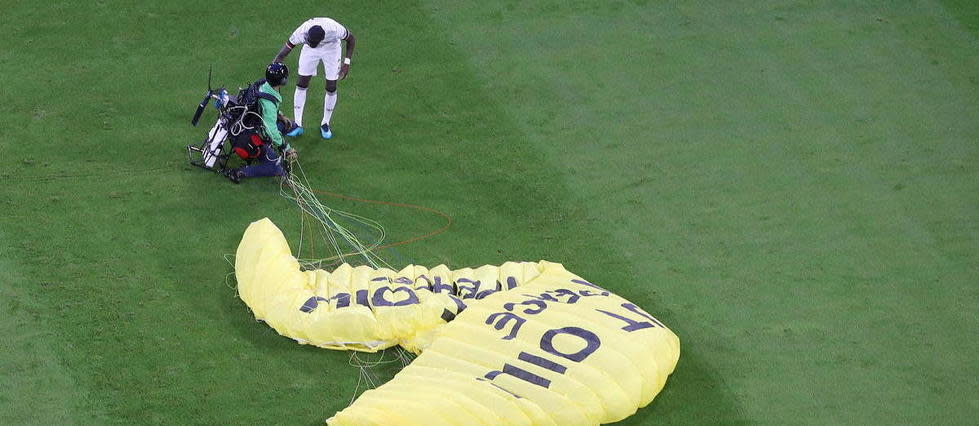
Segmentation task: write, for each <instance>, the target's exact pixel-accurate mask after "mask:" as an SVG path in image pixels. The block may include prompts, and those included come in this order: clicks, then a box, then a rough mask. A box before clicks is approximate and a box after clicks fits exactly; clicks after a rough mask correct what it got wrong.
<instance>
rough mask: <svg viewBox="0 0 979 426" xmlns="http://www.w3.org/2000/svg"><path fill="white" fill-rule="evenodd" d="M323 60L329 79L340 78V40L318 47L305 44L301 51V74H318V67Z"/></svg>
mask: <svg viewBox="0 0 979 426" xmlns="http://www.w3.org/2000/svg"><path fill="white" fill-rule="evenodd" d="M320 62H323V71H324V72H323V74H324V76H325V77H326V79H327V80H339V79H340V42H339V41H337V42H335V43H326V44H322V45H320V46H317V47H316V48H311V47H309V46H307V45H305V44H304V45H303V50H302V52H299V75H304V76H313V75H316V69H317V68H319V65H320Z"/></svg>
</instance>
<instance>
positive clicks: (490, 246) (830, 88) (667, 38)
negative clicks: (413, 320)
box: [0, 0, 979, 425]
mask: <svg viewBox="0 0 979 426" xmlns="http://www.w3.org/2000/svg"><path fill="white" fill-rule="evenodd" d="M269 4H271V3H269V2H254V4H252V5H244V4H241V3H228V4H226V5H218V4H217V2H199V1H197V2H192V1H184V0H179V1H177V0H174V1H167V2H140V1H114V0H104V1H102V0H100V1H91V2H66V1H51V2H26V1H11V0H0V6H2V7H0V10H3V15H4V17H3V19H0V40H3V42H4V43H3V47H2V48H0V99H2V101H0V148H2V152H3V153H4V154H5V155H4V156H5V158H6V161H5V162H4V167H3V168H2V169H0V177H2V180H3V182H4V184H3V185H2V186H0V209H2V211H3V220H2V222H0V223H2V225H0V336H2V337H3V342H2V349H0V424H28V423H30V424H51V423H55V422H58V423H77V424H92V423H126V424H145V423H167V424H215V423H219V424H227V423H236V424H238V423H252V424H267V423H286V424H297V423H298V424H316V423H320V422H322V421H323V420H324V419H325V418H327V417H329V416H330V415H332V414H333V413H334V412H336V411H337V410H340V409H342V408H343V407H345V406H346V405H347V404H348V403H349V401H350V398H351V397H352V396H353V395H354V389H355V387H356V384H357V379H358V370H357V369H356V368H354V367H350V366H348V363H347V362H348V354H347V353H341V352H334V351H327V350H322V349H317V348H312V347H307V346H301V345H298V344H296V343H295V342H293V341H291V340H289V339H286V338H283V337H280V336H278V335H277V334H276V333H275V332H274V331H273V330H271V329H270V328H269V327H267V326H265V325H264V324H261V323H257V322H255V320H254V319H253V317H252V316H251V314H250V312H249V311H248V310H247V308H246V307H245V306H244V305H243V304H242V303H241V301H240V300H238V299H237V297H236V296H235V291H234V290H233V289H232V288H230V287H229V286H228V283H226V281H225V278H226V276H227V275H228V274H229V273H231V272H233V270H232V267H231V266H230V265H229V264H228V263H227V262H226V261H225V259H224V258H223V256H224V255H225V254H230V253H233V252H234V250H235V248H236V246H237V242H238V240H239V239H240V237H241V233H242V232H243V230H244V229H245V227H246V226H247V225H248V223H249V222H251V221H253V220H256V219H259V218H262V217H265V216H268V217H270V218H272V220H273V221H275V222H276V223H277V224H278V225H280V226H281V227H282V228H283V229H284V230H285V231H286V233H287V236H288V237H289V238H290V239H293V238H296V237H297V236H298V229H299V214H298V210H297V209H296V208H295V206H293V205H290V204H289V203H288V202H287V201H286V200H284V199H283V198H282V197H280V196H279V195H278V186H277V184H276V183H274V182H272V181H270V180H268V181H263V180H254V181H248V182H245V183H243V184H242V185H238V186H235V185H233V184H231V183H230V182H228V181H226V180H225V179H224V178H222V177H220V176H218V175H215V174H211V173H207V172H205V171H202V170H200V169H196V168H192V167H191V166H189V165H187V163H186V158H185V154H184V151H183V148H184V146H185V145H187V144H189V143H191V142H195V141H198V140H199V139H200V138H202V137H203V135H204V131H205V130H206V129H204V128H192V127H190V125H189V120H190V117H191V115H192V113H193V109H194V107H195V106H196V103H197V102H198V101H199V100H200V95H201V93H202V92H203V91H204V89H205V84H206V75H207V70H208V66H210V65H211V64H213V66H214V78H215V81H216V82H218V83H223V84H226V85H229V86H239V85H243V84H246V83H247V82H249V81H251V80H254V79H257V78H259V77H260V76H261V73H262V71H263V70H264V66H265V65H266V64H267V62H268V61H270V60H271V59H272V57H273V56H274V55H275V53H276V52H277V51H278V49H279V47H280V46H281V45H282V43H283V42H284V41H285V39H286V37H287V36H288V35H289V34H290V33H291V31H292V30H293V29H294V28H295V27H296V26H297V25H298V24H299V23H300V22H302V21H303V20H305V19H306V18H308V17H311V16H331V17H334V18H336V19H337V20H338V21H340V22H341V23H343V24H345V25H346V26H347V27H348V28H349V29H350V30H351V31H353V32H354V33H355V34H356V35H357V40H358V43H357V49H356V50H357V51H356V53H355V56H354V58H353V65H352V67H351V73H350V77H349V78H348V79H347V80H344V81H342V82H340V91H339V94H340V97H339V102H338V105H337V110H336V113H335V115H334V120H333V122H334V129H335V133H336V137H335V138H334V139H333V140H332V141H329V142H326V141H322V140H320V139H319V138H318V137H317V136H316V135H315V132H310V133H307V135H306V136H304V137H302V138H300V139H299V140H297V141H295V142H294V145H295V146H296V147H297V149H298V150H299V154H300V158H301V161H302V165H303V168H304V169H305V170H306V172H307V173H308V174H309V175H310V178H311V180H312V183H313V185H314V187H316V188H318V189H322V190H327V191H332V192H337V193H341V194H344V195H348V196H352V197H359V198H367V199H372V200H384V201H390V202H399V203H411V204H416V205H421V206H426V207H429V208H433V209H438V210H440V211H443V212H445V213H446V214H448V215H450V216H451V217H452V218H453V219H454V223H453V225H452V227H451V228H449V230H448V231H447V232H445V233H442V234H440V235H438V236H436V237H433V238H428V239H425V240H422V241H419V242H415V243H412V244H407V245H403V246H400V247H398V248H397V249H396V250H389V251H386V252H385V256H386V257H387V258H388V259H389V260H390V261H392V262H395V263H397V264H398V265H399V266H401V265H403V264H406V263H409V262H411V263H417V264H422V265H430V266H434V265H436V264H439V263H445V264H447V265H449V266H451V267H455V268H458V267H464V266H475V265H483V264H499V263H502V262H504V261H506V260H533V261H536V260H539V259H547V260H551V261H556V262H561V263H563V264H564V265H565V266H566V267H567V268H568V269H569V270H571V271H573V272H575V273H577V274H579V275H581V276H582V277H585V278H587V279H589V280H590V281H592V282H595V283H598V284H601V285H602V286H604V287H607V288H609V289H611V290H613V291H615V292H616V293H618V294H620V295H622V296H623V297H625V298H627V299H630V300H631V301H633V302H635V303H636V304H638V305H639V306H642V307H643V308H645V309H646V310H647V311H650V312H651V313H653V314H654V315H657V316H658V317H659V318H660V319H662V320H663V321H664V323H666V324H667V325H669V326H670V327H671V328H672V329H673V330H674V331H675V332H676V333H677V334H678V335H679V336H680V339H681V341H682V345H683V346H682V355H681V358H680V363H679V365H678V366H677V370H676V372H675V373H674V374H673V376H671V378H670V380H669V382H668V383H667V386H666V388H665V390H664V391H663V393H661V394H660V396H658V397H657V399H656V400H655V401H654V402H653V403H652V404H651V405H650V406H649V407H647V408H645V409H642V410H640V411H639V412H638V413H637V414H636V415H635V416H633V417H630V418H629V419H627V420H626V421H624V422H622V423H624V424H633V425H639V424H654V423H671V424H703V423H766V424H797V423H817V424H825V423H830V424H835V423H842V424H908V423H916V424H922V423H929V424H930V423H938V424H974V423H975V421H976V418H979V397H977V396H976V393H974V392H975V389H976V388H977V387H979V355H977V354H979V343H977V342H979V339H977V337H976V336H977V334H976V330H977V329H979V2H975V1H974V0H972V1H969V0H894V1H864V2H850V1H829V0H812V1H782V2H775V1H747V0H736V1H726V2H720V1H714V2H707V1H685V2H664V1H648V0H632V1H619V0H611V1H606V2H597V1H592V2H588V1H584V2H562V1H551V0H548V1H540V2H517V1H509V0H508V1H503V2H477V1H440V0H420V1H408V2H402V1H386V2H370V3H369V4H368V3H364V2H330V3H328V4H325V5H323V4H319V5H317V4H314V2H295V1H288V2H277V3H275V4H276V5H277V6H278V7H277V8H276V9H274V10H263V9H262V8H266V7H269ZM297 58H298V52H294V53H293V54H292V55H290V57H289V59H288V63H289V65H290V66H291V67H292V69H293V70H295V63H296V59H297ZM292 81H295V80H294V79H293V80H292ZM292 92H293V87H291V86H290V87H289V88H288V89H286V90H284V93H283V94H284V105H283V106H284V110H285V111H287V112H290V111H291V105H292ZM309 93H310V94H309V99H308V101H307V109H306V111H307V112H306V117H307V122H310V123H315V122H316V120H317V119H318V117H319V115H320V113H321V108H322V103H323V100H322V94H323V81H322V79H314V83H313V85H312V86H311V90H310V92H309ZM213 117H214V113H213V110H209V112H208V113H207V115H205V119H204V120H203V123H204V125H205V126H207V125H209V124H211V123H212V122H213V121H212V120H213ZM323 201H324V202H325V203H327V204H330V205H332V206H335V207H337V208H340V209H344V210H348V211H352V212H355V213H358V214H361V215H364V216H368V217H371V218H373V219H375V220H378V221H379V222H381V223H383V224H385V226H386V227H387V229H388V230H389V232H390V236H389V240H390V241H400V240H404V239H408V238H412V237H414V236H418V235H422V234H425V233H428V232H430V231H432V230H434V229H437V228H439V227H440V226H442V225H443V222H444V221H443V219H442V218H441V217H439V216H436V215H432V214H430V213H427V212H425V211H419V210H409V209H401V208H396V207H391V206H378V205H373V204H365V203H357V202H350V201H344V200H338V199H333V198H324V199H323ZM387 370H390V369H387ZM387 370H384V371H381V373H380V374H382V376H385V375H386V376H390V375H391V374H393V371H387Z"/></svg>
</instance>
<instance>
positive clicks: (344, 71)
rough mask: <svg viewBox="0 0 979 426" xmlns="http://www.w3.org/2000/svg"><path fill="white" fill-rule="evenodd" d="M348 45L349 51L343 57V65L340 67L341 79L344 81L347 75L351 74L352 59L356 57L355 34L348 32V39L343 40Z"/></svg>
mask: <svg viewBox="0 0 979 426" xmlns="http://www.w3.org/2000/svg"><path fill="white" fill-rule="evenodd" d="M343 41H344V42H346V43H347V51H346V53H345V54H344V56H343V64H342V65H340V79H341V80H343V79H344V78H346V77H347V73H348V72H350V58H351V57H352V56H353V55H354V46H355V45H356V43H357V39H356V38H355V37H354V33H352V32H350V31H347V38H345V39H343Z"/></svg>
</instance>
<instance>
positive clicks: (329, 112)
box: [320, 92, 337, 124]
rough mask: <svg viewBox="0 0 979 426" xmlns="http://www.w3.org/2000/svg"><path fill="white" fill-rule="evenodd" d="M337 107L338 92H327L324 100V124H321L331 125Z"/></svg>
mask: <svg viewBox="0 0 979 426" xmlns="http://www.w3.org/2000/svg"><path fill="white" fill-rule="evenodd" d="M335 106H337V92H326V97H325V98H324V99H323V122H322V123H320V124H330V117H333V108H334V107H335Z"/></svg>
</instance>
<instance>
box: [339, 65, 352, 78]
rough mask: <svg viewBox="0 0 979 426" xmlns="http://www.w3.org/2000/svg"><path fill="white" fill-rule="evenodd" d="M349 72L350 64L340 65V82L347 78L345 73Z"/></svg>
mask: <svg viewBox="0 0 979 426" xmlns="http://www.w3.org/2000/svg"><path fill="white" fill-rule="evenodd" d="M348 72H350V64H341V65H340V80H343V79H345V78H347V73H348Z"/></svg>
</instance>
